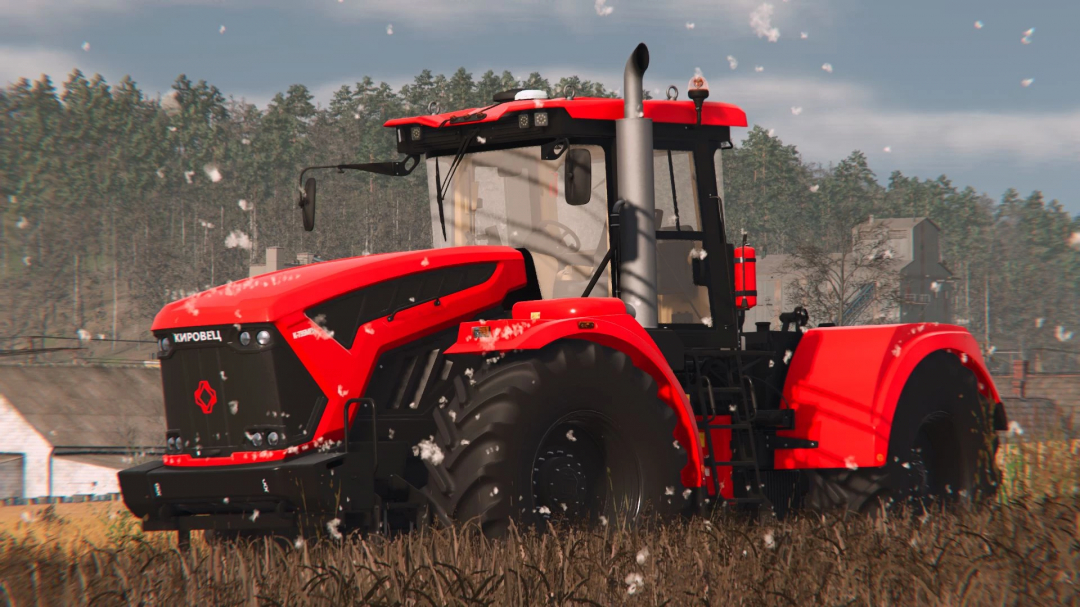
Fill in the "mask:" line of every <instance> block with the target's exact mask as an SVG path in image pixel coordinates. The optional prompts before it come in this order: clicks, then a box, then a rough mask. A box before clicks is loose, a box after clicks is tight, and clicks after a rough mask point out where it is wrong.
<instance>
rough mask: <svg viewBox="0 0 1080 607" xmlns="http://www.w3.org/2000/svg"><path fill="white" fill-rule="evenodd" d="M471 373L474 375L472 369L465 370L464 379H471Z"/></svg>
mask: <svg viewBox="0 0 1080 607" xmlns="http://www.w3.org/2000/svg"><path fill="white" fill-rule="evenodd" d="M473 373H474V371H473V370H472V367H469V368H468V369H465V377H468V378H469V379H472V376H473Z"/></svg>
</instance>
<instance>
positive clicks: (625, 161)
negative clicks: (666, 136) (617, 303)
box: [615, 43, 658, 328]
mask: <svg viewBox="0 0 1080 607" xmlns="http://www.w3.org/2000/svg"><path fill="white" fill-rule="evenodd" d="M648 68H649V48H648V47H647V46H645V44H644V43H642V44H639V45H637V48H635V49H634V52H633V53H632V54H631V55H630V58H629V59H628V60H627V61H626V69H625V70H624V71H623V104H624V107H625V111H626V114H625V117H624V118H623V119H622V120H619V121H617V122H616V123H615V136H616V140H617V151H618V171H619V197H620V198H622V200H624V201H625V202H626V205H625V206H624V208H623V209H624V210H623V220H622V228H621V230H622V235H621V238H620V240H621V242H622V245H623V246H622V251H621V260H620V264H619V267H620V270H621V271H620V277H621V283H620V288H621V290H622V299H623V301H625V302H626V303H627V304H629V305H630V306H631V307H632V308H633V309H634V311H635V312H636V318H637V321H638V322H639V323H641V326H643V327H650V328H651V327H656V326H657V322H658V318H657V301H656V218H655V211H656V201H655V199H654V198H653V135H652V132H653V125H652V120H650V119H648V118H645V114H644V106H643V105H642V102H643V99H644V90H643V87H642V76H643V75H644V74H645V70H646V69H648Z"/></svg>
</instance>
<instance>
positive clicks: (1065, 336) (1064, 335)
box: [1054, 325, 1073, 342]
mask: <svg viewBox="0 0 1080 607" xmlns="http://www.w3.org/2000/svg"><path fill="white" fill-rule="evenodd" d="M1072 336H1073V332H1072V331H1066V330H1065V327H1063V326H1061V325H1058V326H1057V328H1056V329H1054V337H1056V338H1057V340H1058V341H1060V342H1066V341H1069V340H1070V339H1072Z"/></svg>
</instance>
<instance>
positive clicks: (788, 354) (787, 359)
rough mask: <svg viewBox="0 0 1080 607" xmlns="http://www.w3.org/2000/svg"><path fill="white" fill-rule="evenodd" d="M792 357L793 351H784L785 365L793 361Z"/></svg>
mask: <svg viewBox="0 0 1080 607" xmlns="http://www.w3.org/2000/svg"><path fill="white" fill-rule="evenodd" d="M791 355H792V351H791V350H784V364H785V365H786V364H788V362H790V361H791Z"/></svg>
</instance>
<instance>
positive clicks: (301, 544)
mask: <svg viewBox="0 0 1080 607" xmlns="http://www.w3.org/2000/svg"><path fill="white" fill-rule="evenodd" d="M293 547H295V548H296V549H297V550H299V549H301V548H303V547H304V538H302V537H299V536H298V537H297V538H296V541H295V542H293Z"/></svg>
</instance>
